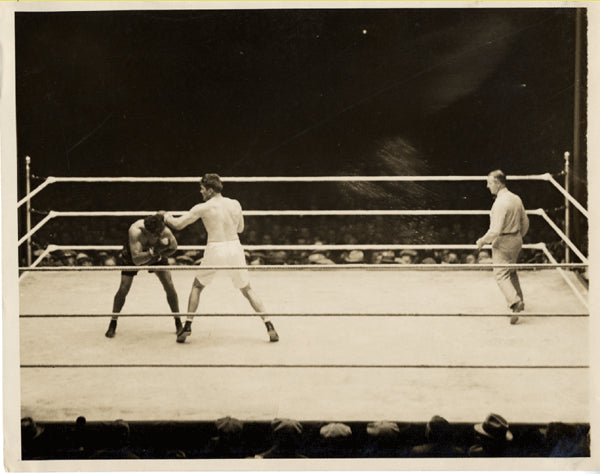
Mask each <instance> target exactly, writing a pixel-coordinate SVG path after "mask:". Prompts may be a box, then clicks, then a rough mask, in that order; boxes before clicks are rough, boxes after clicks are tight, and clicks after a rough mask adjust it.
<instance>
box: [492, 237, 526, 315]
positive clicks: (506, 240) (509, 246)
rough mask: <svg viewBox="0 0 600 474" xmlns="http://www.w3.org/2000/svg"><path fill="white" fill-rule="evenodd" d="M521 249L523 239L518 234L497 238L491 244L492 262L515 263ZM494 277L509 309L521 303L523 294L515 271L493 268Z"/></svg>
mask: <svg viewBox="0 0 600 474" xmlns="http://www.w3.org/2000/svg"><path fill="white" fill-rule="evenodd" d="M521 247H523V239H522V237H521V234H520V233H519V232H516V233H514V234H504V235H500V236H498V238H497V239H496V240H495V241H494V243H493V244H492V262H493V263H500V264H504V263H517V258H518V257H519V252H521ZM494 276H495V277H496V282H497V283H498V286H499V287H500V290H501V291H502V294H503V295H504V298H506V303H507V304H508V307H509V308H510V307H511V306H512V305H513V304H515V303H518V302H519V301H523V292H522V291H521V284H520V283H519V276H518V275H517V270H516V269H514V268H494Z"/></svg>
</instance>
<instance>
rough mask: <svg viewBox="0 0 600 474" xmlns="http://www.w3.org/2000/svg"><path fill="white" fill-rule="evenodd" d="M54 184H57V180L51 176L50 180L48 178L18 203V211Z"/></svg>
mask: <svg viewBox="0 0 600 474" xmlns="http://www.w3.org/2000/svg"><path fill="white" fill-rule="evenodd" d="M54 182H56V179H55V178H53V177H52V176H50V177H49V178H46V179H45V181H44V182H43V183H42V184H40V185H39V186H38V187H37V188H35V189H34V190H33V191H31V192H30V193H29V194H28V195H27V196H25V197H24V198H23V199H21V200H20V201H19V202H17V209H18V208H19V207H21V206H22V205H23V204H25V203H26V202H27V201H29V200H30V199H31V198H32V197H33V196H35V195H36V194H37V193H39V192H40V191H41V190H42V189H44V188H45V187H46V186H48V185H49V184H52V183H54Z"/></svg>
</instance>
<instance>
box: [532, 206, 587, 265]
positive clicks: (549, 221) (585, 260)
mask: <svg viewBox="0 0 600 474" xmlns="http://www.w3.org/2000/svg"><path fill="white" fill-rule="evenodd" d="M540 211H541V212H540V213H539V215H540V216H542V217H543V218H544V220H545V221H546V222H547V223H548V224H550V227H552V228H553V229H554V232H556V233H557V234H558V235H559V236H560V238H561V239H563V240H564V241H565V243H566V244H567V245H568V246H569V248H570V249H571V250H572V251H573V252H575V254H576V255H577V256H578V257H579V258H580V259H581V261H582V262H584V263H587V261H588V259H587V257H586V256H585V255H583V253H581V252H580V251H579V249H578V248H577V247H576V246H575V244H574V243H573V242H571V240H569V238H568V237H567V236H566V234H565V233H564V232H563V231H562V230H560V227H558V226H557V225H556V224H555V223H554V222H553V221H552V219H550V217H548V214H546V212H545V211H544V210H543V209H540Z"/></svg>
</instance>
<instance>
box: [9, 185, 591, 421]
mask: <svg viewBox="0 0 600 474" xmlns="http://www.w3.org/2000/svg"><path fill="white" fill-rule="evenodd" d="M508 178H509V180H510V179H538V180H545V181H548V182H550V183H551V184H553V185H554V186H555V188H556V189H558V190H559V191H560V192H561V193H563V194H564V195H565V197H566V198H567V199H568V200H569V201H570V202H571V203H572V204H573V206H574V207H576V208H577V209H579V210H580V212H581V213H582V214H583V215H584V216H585V217H588V215H587V210H585V208H583V206H581V205H580V204H579V203H578V202H577V201H575V200H574V199H573V198H572V197H571V196H570V195H568V193H566V192H563V191H564V189H563V188H562V187H561V186H560V185H559V184H558V183H556V181H554V178H552V177H551V176H550V175H547V174H546V175H536V176H534V177H531V176H528V177H511V176H509V177H508ZM199 179H200V178H48V179H47V180H46V181H45V182H44V183H43V184H42V185H41V186H39V187H38V188H37V189H36V190H34V191H33V192H31V193H29V192H28V195H27V196H26V197H25V198H24V199H22V200H21V201H19V203H18V204H19V206H20V205H22V204H25V203H27V204H28V205H29V202H30V200H31V198H32V197H33V196H35V195H36V194H37V193H38V192H39V191H41V190H42V189H43V188H44V187H45V186H47V185H48V184H52V183H60V182H61V181H73V180H77V181H89V182H98V181H102V180H106V181H112V180H115V181H118V180H129V181H132V180H133V181H135V180H139V181H149V180H165V181H189V182H199ZM277 179H280V180H284V181H285V180H298V181H306V182H309V183H310V182H312V181H318V180H325V181H326V180H331V181H334V180H364V181H369V180H370V181H377V180H382V181H383V180H387V181H390V180H391V181H402V180H405V181H418V180H450V179H455V180H463V181H481V182H483V181H485V176H483V177H482V176H470V177H418V176H405V177H399V176H396V177H327V178H326V177H319V178H314V177H313V178H266V177H263V178H223V182H224V183H227V182H231V181H236V180H238V181H257V182H260V181H268V180H277ZM225 194H227V192H225ZM233 197H235V196H233ZM152 212H154V211H148V212H146V211H114V212H109V211H99V212H69V211H51V212H49V213H48V215H47V216H46V217H45V218H44V219H42V220H40V221H39V222H38V223H37V224H36V226H34V227H33V228H31V230H29V232H27V234H25V235H23V236H22V237H21V238H20V239H19V245H21V244H23V243H25V242H27V241H28V240H29V239H30V238H31V236H32V235H33V234H34V233H35V232H36V231H37V230H39V229H40V228H41V227H42V226H43V225H44V224H45V223H46V222H48V221H49V220H50V219H52V218H53V217H57V216H65V217H68V216H81V215H86V216H94V215H112V216H127V217H131V216H145V215H148V214H150V213H152ZM182 212H183V211H178V212H173V214H174V215H177V214H181V213H182ZM366 213H374V214H376V215H421V214H426V213H428V214H441V215H460V214H462V215H488V214H489V210H481V211H415V210H395V211H390V210H385V211H383V210H382V211H334V210H322V211H316V210H311V211H308V210H306V211H304V210H299V211H253V210H245V211H244V215H245V216H250V215H344V214H346V215H362V214H366ZM527 213H528V215H530V216H537V217H539V218H541V219H543V220H544V221H545V222H546V223H547V224H548V225H549V226H550V227H551V228H552V229H553V230H554V231H555V232H556V233H557V234H558V235H559V236H560V238H561V239H562V240H563V241H564V242H565V244H566V245H567V246H568V248H569V249H570V251H571V252H572V253H573V254H574V255H577V257H578V258H579V259H580V260H581V263H558V262H557V261H556V260H555V258H554V256H553V255H552V253H551V252H550V251H549V250H548V248H547V246H546V244H545V243H543V242H541V243H535V244H525V245H524V248H527V249H534V250H538V251H540V252H543V254H544V255H545V256H546V257H547V259H548V261H549V262H550V263H544V264H541V263H540V264H514V265H501V266H510V267H512V266H514V267H515V268H518V269H519V270H520V273H519V278H520V280H521V286H522V288H523V292H524V294H525V295H526V309H525V312H523V313H520V319H519V324H517V325H515V326H511V325H510V324H509V323H508V319H509V318H510V313H509V312H508V310H507V309H506V308H505V302H504V299H503V297H502V294H501V292H500V291H499V290H498V288H497V286H496V282H495V280H494V277H493V275H492V272H491V270H492V268H493V267H495V266H496V267H497V266H500V265H492V264H473V265H470V264H452V265H439V264H421V263H419V264H385V265H378V264H337V265H260V266H249V267H248V269H249V270H250V272H251V273H250V278H251V282H252V286H253V288H254V289H255V290H256V291H257V293H258V294H260V295H261V298H262V299H263V301H264V303H265V306H266V308H267V315H268V316H270V317H271V320H272V321H273V322H274V324H275V327H276V329H277V331H278V333H279V336H280V341H279V342H277V343H275V344H272V343H269V342H268V337H267V335H266V333H265V331H264V327H263V324H262V322H261V320H260V318H258V317H257V316H256V313H253V312H251V311H250V307H249V305H248V302H247V301H246V300H245V299H244V298H243V297H242V295H241V294H239V292H237V291H235V289H234V288H233V287H232V286H231V284H230V282H229V281H228V280H227V279H224V278H218V277H217V278H216V279H215V281H214V283H213V284H212V285H210V286H208V287H207V288H206V289H205V290H204V292H203V295H202V300H201V303H200V309H199V312H198V313H196V314H195V316H196V317H195V319H194V322H195V323H194V333H193V335H192V337H190V338H189V340H188V341H187V342H186V343H185V344H176V343H175V331H174V326H173V320H172V313H170V311H169V307H168V305H167V302H166V299H165V296H164V294H163V292H162V289H161V286H160V283H159V281H158V280H157V279H156V278H155V276H153V275H151V274H149V273H148V272H145V271H140V273H139V274H138V276H137V277H136V279H135V281H134V284H133V287H132V289H131V292H130V293H129V295H128V297H127V303H126V305H125V307H124V310H123V312H122V313H121V314H120V316H119V329H118V332H117V335H116V337H115V338H114V339H107V338H106V337H104V332H105V330H106V326H107V323H108V321H109V319H110V317H111V313H110V312H109V311H110V307H111V304H112V297H113V295H114V292H115V290H116V288H117V287H118V274H119V271H120V270H122V269H130V268H132V267H118V266H116V267H57V268H56V267H43V266H39V265H40V263H41V262H42V260H43V259H44V258H45V257H46V256H47V255H48V254H49V253H51V252H53V251H55V250H60V249H66V248H68V249H73V250H85V249H95V250H116V249H118V248H120V247H118V246H101V245H96V246H83V245H82V246H74V245H71V246H60V245H52V244H51V245H48V247H47V248H46V249H45V250H44V251H43V252H42V253H41V255H39V256H38V257H37V259H36V260H35V261H34V262H32V263H31V265H28V266H27V267H22V268H21V269H20V270H21V272H22V273H21V276H20V279H19V293H20V294H19V303H20V324H19V343H20V375H21V390H20V399H21V416H22V417H25V416H31V417H33V418H34V419H36V420H40V421H47V422H52V421H73V420H74V419H75V418H76V417H77V416H80V415H83V416H85V417H86V418H87V420H90V421H93V420H114V419H118V418H121V419H125V420H136V421H144V420H186V421H187V420H189V421H192V420H214V419H217V418H219V417H222V416H227V415H230V416H234V417H237V418H239V419H243V420H271V419H274V418H277V417H286V418H295V419H299V420H339V421H344V420H345V421H368V420H378V419H391V420H403V421H409V422H410V421H426V420H428V419H429V418H430V417H431V416H432V415H433V414H436V413H439V414H442V415H443V416H444V417H446V418H447V419H448V420H450V421H451V422H477V421H478V420H481V419H483V418H484V417H485V416H486V415H487V414H488V413H489V412H490V411H493V412H497V413H502V415H503V416H504V417H505V418H506V419H508V420H510V421H512V422H519V423H547V422H550V421H562V422H567V423H569V422H576V423H589V422H590V403H591V400H590V399H589V385H590V371H589V360H590V348H589V345H588V338H589V322H590V319H589V307H588V301H587V299H588V295H587V288H586V286H585V285H584V284H582V282H581V281H580V279H579V278H578V277H577V275H576V274H575V273H574V272H573V271H571V270H572V269H581V268H587V264H588V260H587V257H586V256H585V255H584V254H583V253H582V252H581V251H580V250H579V249H577V247H576V246H575V245H574V244H573V243H572V242H571V240H570V239H569V237H568V236H567V235H566V234H565V233H564V232H563V231H562V230H561V229H560V228H559V227H558V226H557V225H556V224H555V223H554V222H553V221H552V220H551V219H550V218H549V217H548V215H547V214H546V213H545V211H544V210H542V209H536V210H528V211H527ZM481 230H482V231H484V230H485V229H481ZM202 248H203V246H202V245H198V246H180V247H179V249H181V250H187V249H202ZM245 248H247V249H262V250H278V249H279V250H282V249H283V250H286V249H287V250H303V249H304V250H324V251H325V250H333V249H335V250H342V249H350V248H352V249H357V248H358V249H365V250H369V249H370V250H377V249H386V250H387V249H392V250H400V249H408V248H410V249H415V250H419V249H435V248H445V249H456V250H459V249H464V250H467V249H475V245H472V244H462V245H442V244H440V245H391V244H389V245H386V244H381V245H375V244H358V245H347V246H345V245H318V244H317V245H304V246H301V245H255V246H245ZM150 268H151V267H146V266H139V267H135V269H140V270H143V269H146V270H148V269H150ZM215 268H219V269H222V268H226V267H215ZM197 269H198V267H197V266H191V265H174V266H171V267H169V270H171V271H172V272H171V273H172V278H173V282H174V284H175V288H176V289H177V292H178V294H179V297H180V303H182V305H183V306H184V302H185V301H187V295H188V293H189V290H190V288H191V284H192V281H193V278H194V271H195V270H197ZM180 315H181V316H182V318H183V317H184V316H185V315H186V313H185V312H181V313H180Z"/></svg>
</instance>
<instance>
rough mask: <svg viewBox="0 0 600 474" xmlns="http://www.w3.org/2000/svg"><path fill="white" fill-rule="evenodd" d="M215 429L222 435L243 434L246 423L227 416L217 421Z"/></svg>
mask: <svg viewBox="0 0 600 474" xmlns="http://www.w3.org/2000/svg"><path fill="white" fill-rule="evenodd" d="M215 427H216V428H217V431H218V432H219V434H220V435H233V434H237V433H241V432H242V430H243V429H244V423H243V422H242V421H240V420H238V419H237V418H232V417H230V416H226V417H224V418H219V419H218V420H217V421H215Z"/></svg>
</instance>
